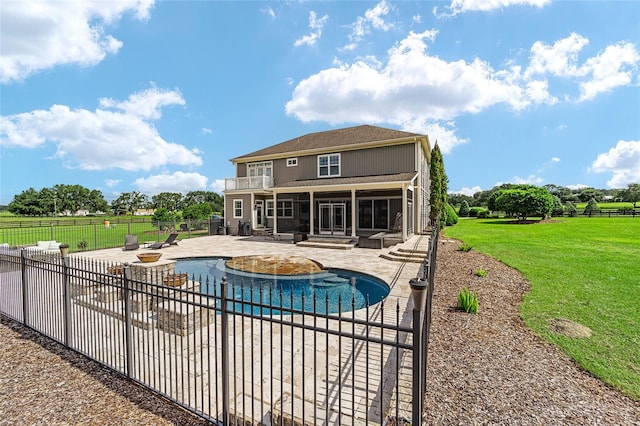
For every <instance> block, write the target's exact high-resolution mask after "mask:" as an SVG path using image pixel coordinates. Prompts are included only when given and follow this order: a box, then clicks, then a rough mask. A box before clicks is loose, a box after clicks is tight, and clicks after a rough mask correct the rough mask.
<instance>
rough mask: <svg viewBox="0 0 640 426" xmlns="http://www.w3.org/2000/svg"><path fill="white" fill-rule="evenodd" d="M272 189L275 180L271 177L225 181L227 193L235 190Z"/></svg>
mask: <svg viewBox="0 0 640 426" xmlns="http://www.w3.org/2000/svg"><path fill="white" fill-rule="evenodd" d="M271 187H273V178H272V177H271V176H253V177H239V178H226V179H225V180H224V190H225V191H232V190H235V189H267V188H271Z"/></svg>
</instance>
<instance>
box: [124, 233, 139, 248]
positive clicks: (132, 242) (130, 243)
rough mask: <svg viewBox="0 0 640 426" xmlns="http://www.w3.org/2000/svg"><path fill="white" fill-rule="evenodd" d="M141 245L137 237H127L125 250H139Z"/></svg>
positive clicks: (125, 238)
mask: <svg viewBox="0 0 640 426" xmlns="http://www.w3.org/2000/svg"><path fill="white" fill-rule="evenodd" d="M139 247H140V244H138V236H137V235H129V234H127V235H125V237H124V249H125V250H138V248H139Z"/></svg>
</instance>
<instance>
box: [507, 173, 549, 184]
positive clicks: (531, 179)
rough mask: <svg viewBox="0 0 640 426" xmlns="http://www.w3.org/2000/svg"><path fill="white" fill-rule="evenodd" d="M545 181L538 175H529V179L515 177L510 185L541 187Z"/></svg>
mask: <svg viewBox="0 0 640 426" xmlns="http://www.w3.org/2000/svg"><path fill="white" fill-rule="evenodd" d="M542 182H543V179H542V178H541V177H539V176H536V175H529V176H527V177H520V176H514V177H513V178H512V179H511V182H510V183H515V184H526V185H540V184H541V183H542Z"/></svg>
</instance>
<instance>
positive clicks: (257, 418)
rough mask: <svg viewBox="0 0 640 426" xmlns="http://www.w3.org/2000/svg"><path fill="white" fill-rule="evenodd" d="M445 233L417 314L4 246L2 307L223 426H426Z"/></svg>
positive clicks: (418, 285)
mask: <svg viewBox="0 0 640 426" xmlns="http://www.w3.org/2000/svg"><path fill="white" fill-rule="evenodd" d="M437 229H438V228H437V227H436V228H434V232H433V234H432V235H431V239H430V242H429V252H428V253H429V254H428V255H427V258H426V259H425V261H424V262H423V264H422V267H421V270H420V273H419V275H418V277H417V278H416V279H414V280H411V283H410V284H411V287H412V295H413V300H414V302H415V303H414V307H413V309H411V307H410V306H409V307H408V308H407V309H408V310H405V307H401V306H400V305H399V304H398V303H397V302H396V303H392V302H389V301H388V302H381V303H379V304H377V305H375V306H366V308H364V309H360V310H357V311H356V310H351V311H349V312H342V308H339V311H338V312H337V313H333V314H324V313H319V309H316V307H317V306H318V305H319V304H321V303H328V300H326V301H322V300H316V298H315V297H313V298H312V299H313V301H312V303H311V305H312V306H313V308H312V309H310V310H305V311H303V310H301V309H302V308H300V309H296V308H291V307H287V306H294V303H283V297H284V296H283V292H282V291H281V290H280V291H278V290H277V289H275V290H273V289H265V288H262V287H256V286H255V285H254V284H253V283H252V281H243V282H227V280H226V278H223V279H222V280H219V281H216V280H213V279H209V278H206V279H204V280H202V279H196V277H186V276H183V275H175V274H171V273H170V271H169V270H168V269H167V270H165V269H163V267H162V266H158V267H154V268H149V267H146V266H145V265H138V264H130V265H129V264H124V265H123V264H113V263H108V262H101V261H95V260H88V259H85V258H81V257H79V256H70V257H65V258H62V257H60V255H53V254H43V253H34V252H32V251H29V250H19V249H8V248H0V313H2V314H4V315H6V316H9V317H11V318H13V319H15V320H17V321H19V322H21V323H23V324H25V325H26V326H28V327H30V328H33V329H34V330H36V331H39V332H40V333H42V334H44V335H46V336H49V337H50V338H52V339H54V340H56V341H58V342H60V343H62V344H64V345H65V346H67V347H69V348H71V349H73V350H75V351H78V352H80V353H82V354H84V355H86V356H88V357H89V358H91V359H94V360H96V361H97V362H99V363H101V364H103V365H105V366H108V367H109V368H111V369H113V370H115V371H117V372H119V373H121V374H124V375H126V376H127V377H129V378H131V379H132V380H134V381H136V382H138V383H140V384H142V385H144V386H145V387H147V388H149V389H151V390H153V391H155V392H157V393H159V394H161V395H163V396H165V397H166V398H168V399H170V400H172V401H174V402H176V403H177V404H179V405H181V406H183V407H184V408H186V409H188V410H190V411H192V412H193V413H196V414H197V415H199V416H201V417H203V418H206V419H209V420H211V421H213V422H217V423H220V424H224V425H230V424H242V425H245V424H273V425H277V424H280V425H285V424H286V425H291V424H297V425H322V424H326V425H328V424H402V423H403V422H405V423H408V422H411V424H415V425H417V424H420V423H421V418H422V411H423V401H424V396H425V391H426V366H427V348H428V335H429V328H430V322H431V296H432V294H433V286H434V283H433V277H434V273H435V258H436V250H437V237H438V232H437ZM291 294H293V292H291ZM287 297H288V296H287ZM291 297H294V296H291ZM301 297H303V300H302V304H301V305H299V306H303V307H305V306H309V303H306V304H305V301H304V296H301ZM284 302H286V301H284ZM291 302H293V300H291ZM351 303H352V306H354V305H353V303H354V302H353V301H352V302H351ZM338 306H339V307H341V306H343V303H341V301H339V302H338ZM411 313H412V315H411ZM407 407H408V408H407Z"/></svg>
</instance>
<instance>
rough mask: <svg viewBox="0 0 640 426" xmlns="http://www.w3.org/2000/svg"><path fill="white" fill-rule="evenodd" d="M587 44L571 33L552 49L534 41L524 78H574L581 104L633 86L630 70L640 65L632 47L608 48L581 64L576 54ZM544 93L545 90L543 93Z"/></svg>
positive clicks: (582, 38) (614, 46)
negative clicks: (549, 76)
mask: <svg viewBox="0 0 640 426" xmlns="http://www.w3.org/2000/svg"><path fill="white" fill-rule="evenodd" d="M588 44H589V40H588V39H587V38H585V37H583V36H581V35H579V34H576V33H571V34H570V35H569V36H568V37H566V38H564V39H560V40H558V41H556V42H555V43H554V44H553V45H551V46H549V45H546V44H545V43H543V42H541V41H536V42H535V43H534V44H533V46H532V47H531V57H530V62H529V67H528V68H527V70H526V71H525V73H524V78H525V79H530V78H531V77H532V76H534V75H547V74H549V75H552V76H555V77H563V78H575V79H576V81H577V82H578V83H579V87H580V98H579V100H580V101H585V100H590V99H593V98H594V97H595V96H596V95H598V94H599V93H604V92H608V91H610V90H612V89H614V88H616V87H620V86H626V85H628V84H630V83H631V82H632V80H633V70H634V69H636V68H637V66H638V64H639V63H640V53H638V50H637V49H636V47H635V45H634V44H632V43H617V44H612V45H609V46H607V47H606V48H605V49H604V51H602V52H601V53H600V54H598V55H597V56H594V57H591V58H588V59H587V60H585V61H584V63H582V64H580V63H579V60H578V54H579V53H580V51H581V50H582V49H583V48H584V47H585V46H586V45H588ZM547 90H548V89H547V88H545V90H544V91H543V92H546V91H547Z"/></svg>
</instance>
